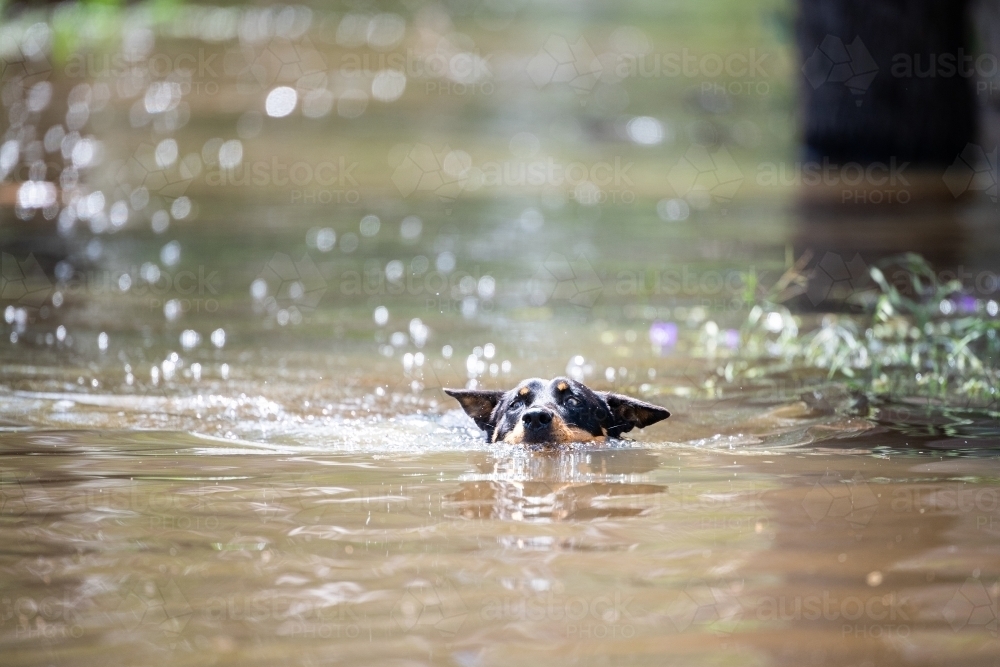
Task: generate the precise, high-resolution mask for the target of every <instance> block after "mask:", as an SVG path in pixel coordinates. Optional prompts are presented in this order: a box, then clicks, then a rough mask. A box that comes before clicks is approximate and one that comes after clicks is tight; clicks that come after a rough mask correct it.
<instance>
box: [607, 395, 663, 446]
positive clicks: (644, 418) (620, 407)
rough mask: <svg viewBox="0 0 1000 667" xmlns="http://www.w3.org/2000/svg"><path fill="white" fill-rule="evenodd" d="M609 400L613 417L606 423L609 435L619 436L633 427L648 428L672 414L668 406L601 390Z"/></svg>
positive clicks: (609, 407)
mask: <svg viewBox="0 0 1000 667" xmlns="http://www.w3.org/2000/svg"><path fill="white" fill-rule="evenodd" d="M599 394H600V395H601V397H602V398H603V399H604V400H605V402H607V404H608V409H609V410H610V411H611V417H610V419H609V420H608V422H607V424H605V425H604V426H605V429H606V430H607V432H608V436H609V437H612V438H617V437H618V436H619V435H621V434H622V433H628V432H629V431H631V430H632V429H633V428H646V427H647V426H650V425H651V424H655V423H656V422H659V421H663V420H664V419H666V418H667V417H669V416H670V412H669V411H668V410H667V409H666V408H661V407H660V406H659V405H653V404H652V403H647V402H646V401H640V400H638V399H635V398H631V397H629V396H623V395H622V394H612V393H611V392H599Z"/></svg>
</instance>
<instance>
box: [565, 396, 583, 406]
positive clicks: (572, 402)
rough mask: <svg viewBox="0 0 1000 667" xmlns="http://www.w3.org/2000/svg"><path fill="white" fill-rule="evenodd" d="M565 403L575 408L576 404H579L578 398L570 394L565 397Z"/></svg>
mask: <svg viewBox="0 0 1000 667" xmlns="http://www.w3.org/2000/svg"><path fill="white" fill-rule="evenodd" d="M566 405H568V406H570V407H573V408H575V407H576V406H578V405H580V399H579V398H577V397H576V396H570V397H569V398H567V399H566Z"/></svg>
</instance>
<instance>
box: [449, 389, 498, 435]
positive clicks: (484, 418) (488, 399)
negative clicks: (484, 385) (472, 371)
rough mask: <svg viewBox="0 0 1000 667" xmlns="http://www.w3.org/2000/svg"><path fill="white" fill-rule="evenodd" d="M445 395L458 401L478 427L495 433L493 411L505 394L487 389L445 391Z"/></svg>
mask: <svg viewBox="0 0 1000 667" xmlns="http://www.w3.org/2000/svg"><path fill="white" fill-rule="evenodd" d="M444 393H446V394H448V395H449V396H451V397H452V398H454V399H455V400H457V401H458V403H459V405H461V406H462V409H463V410H465V414H467V415H469V416H470V417H472V419H473V421H475V422H476V426H478V427H479V428H481V429H483V430H484V431H486V432H487V433H491V432H492V431H493V427H494V426H496V424H494V423H493V409H494V408H496V406H497V403H499V402H500V399H501V398H503V395H504V392H502V391H491V390H487V389H445V390H444Z"/></svg>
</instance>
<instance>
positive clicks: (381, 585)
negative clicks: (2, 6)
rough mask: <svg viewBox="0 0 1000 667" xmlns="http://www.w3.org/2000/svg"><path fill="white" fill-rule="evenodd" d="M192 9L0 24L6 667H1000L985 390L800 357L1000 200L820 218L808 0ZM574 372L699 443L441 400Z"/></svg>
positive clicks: (999, 474)
mask: <svg viewBox="0 0 1000 667" xmlns="http://www.w3.org/2000/svg"><path fill="white" fill-rule="evenodd" d="M366 7H367V6H366ZM161 10H162V12H161V13H157V10H155V9H154V8H151V7H148V6H146V5H138V6H136V7H132V8H130V9H128V10H120V11H117V10H116V11H111V10H109V11H108V13H103V10H100V9H98V8H92V9H91V10H90V12H84V11H79V12H77V13H74V11H75V10H71V9H67V8H63V9H61V10H58V11H56V12H55V13H53V14H41V13H39V14H32V13H30V12H26V13H24V14H21V15H19V16H17V17H15V18H12V19H11V20H8V21H5V23H4V25H3V26H2V28H0V29H2V30H3V31H4V36H5V39H4V48H5V49H7V51H5V52H4V64H5V69H4V70H3V78H2V81H3V106H4V113H5V114H6V119H5V120H4V123H5V125H3V126H2V127H3V129H4V131H5V135H4V139H3V149H2V151H0V168H2V169H3V170H4V177H3V182H2V183H0V216H2V225H0V238H2V240H3V277H4V281H5V282H4V285H3V291H2V298H3V303H2V306H3V308H4V309H5V310H4V313H5V322H4V325H3V326H4V331H3V333H4V336H3V339H2V342H0V544H2V545H3V546H2V547H0V654H2V655H3V656H4V658H3V663H4V664H5V665H12V666H13V665H39V664H72V665H90V664H94V665H103V664H107V663H108V662H109V661H113V662H114V663H115V664H125V665H133V664H134V665H152V664H174V665H184V664H199V665H200V664H218V665H225V664H234V665H235V664H241V665H245V664H269V665H270V664H296V665H320V664H335V663H336V664H366V665H367V664H386V665H388V664H398V665H402V664H447V665H460V666H462V667H472V666H478V665H494V664H509V663H511V662H518V663H520V662H527V661H545V662H548V663H552V664H595V665H599V664H616V665H617V664H657V665H662V664H683V665H692V664H733V663H738V664H741V665H745V664H760V665H786V664H787V665H795V666H800V665H817V666H819V665H858V666H862V665H866V666H871V667H883V666H885V665H897V664H898V665H938V664H963V665H983V666H986V665H994V666H995V665H997V664H998V663H1000V639H998V627H997V623H998V616H1000V611H998V599H1000V458H998V457H997V445H998V442H1000V439H998V438H1000V429H998V426H997V416H998V412H997V408H996V385H995V377H996V375H995V369H996V365H997V364H996V360H995V357H990V356H984V357H983V358H982V359H980V361H981V362H982V364H981V366H983V367H984V368H979V367H975V366H974V364H973V362H972V361H967V362H963V363H967V365H965V366H961V367H958V366H955V367H953V368H951V370H950V371H949V372H950V373H951V375H947V374H946V377H947V378H948V382H945V383H944V384H945V385H947V386H946V387H944V389H943V390H940V391H935V386H936V385H933V386H932V384H931V383H932V382H937V381H938V379H939V377H938V376H936V375H934V376H932V375H931V374H930V373H927V372H926V371H925V372H924V375H921V374H920V373H913V372H907V371H906V370H905V368H904V369H903V370H900V368H899V367H896V368H895V369H888V370H887V371H886V373H887V374H889V375H886V376H878V375H876V376H875V377H874V378H873V379H872V380H871V381H870V382H869V381H867V380H865V379H864V378H865V377H866V376H865V375H864V371H862V370H857V371H856V372H857V373H858V374H857V375H855V376H854V377H853V378H852V377H850V376H849V375H848V374H845V373H843V372H841V373H838V372H836V371H835V370H831V365H830V363H827V362H823V363H820V362H815V363H813V362H812V361H804V358H803V357H801V356H800V357H787V356H784V355H785V350H786V349H789V348H791V347H792V346H794V345H796V344H798V343H797V341H799V340H800V337H801V334H803V333H804V332H806V331H810V330H813V329H816V328H818V327H827V328H828V329H829V330H830V331H838V332H841V333H842V332H843V331H849V330H851V331H854V333H855V334H857V340H860V341H863V340H869V341H870V340H871V337H870V336H869V338H867V339H865V327H868V326H869V324H867V322H868V321H869V320H868V319H866V318H867V317H869V315H868V314H866V313H867V311H865V310H864V308H866V307H868V306H870V305H871V303H872V300H871V299H870V298H868V297H867V296H866V295H870V294H871V293H872V291H873V290H874V285H873V284H872V283H871V281H870V280H869V278H868V275H869V273H868V272H869V269H870V268H871V267H872V266H874V264H875V262H876V261H877V260H878V258H879V257H882V256H885V255H888V254H892V253H895V252H899V251H902V250H916V251H920V252H922V253H924V254H925V255H927V256H928V258H930V259H932V260H933V261H935V262H936V263H935V267H936V268H937V269H940V270H941V271H951V272H952V273H953V274H954V275H956V276H957V278H958V279H959V280H960V281H961V282H962V284H963V286H964V287H966V288H968V289H967V290H966V291H965V292H963V295H962V298H961V299H959V298H957V297H956V298H955V299H954V300H949V299H946V300H944V301H942V302H941V304H933V305H934V308H938V309H939V312H938V317H940V316H947V315H949V314H950V313H951V312H952V311H951V310H948V309H950V308H951V309H959V310H960V312H961V313H962V314H963V316H968V317H972V318H977V319H979V320H981V321H982V322H985V323H987V324H989V323H990V322H994V323H995V320H996V317H997V306H996V300H997V295H996V291H997V286H998V282H997V280H996V276H997V273H998V270H1000V267H997V265H996V257H998V256H1000V255H998V254H997V249H998V246H1000V233H998V230H997V226H996V222H997V219H998V218H997V217H996V204H995V202H994V201H991V200H990V198H989V196H988V193H980V194H984V196H981V197H978V198H976V197H973V198H971V199H960V200H959V201H957V202H956V200H955V199H954V197H953V196H952V193H950V192H948V190H947V188H945V187H943V185H942V182H941V180H940V178H939V177H932V176H929V175H926V174H913V175H912V176H910V175H908V177H907V178H904V179H901V180H900V182H899V183H898V184H897V183H893V184H890V185H888V186H885V185H882V186H874V185H873V184H872V183H862V184H861V185H859V186H857V187H855V186H854V185H850V184H847V186H846V187H844V185H843V184H835V185H833V186H832V187H830V188H828V189H824V188H818V189H817V188H812V189H808V188H804V187H803V186H804V185H809V184H808V183H805V184H804V183H803V182H802V175H801V167H802V165H801V164H800V163H798V162H797V161H796V153H795V151H796V145H795V144H796V133H795V118H794V112H795V99H794V95H795V89H796V86H797V85H800V84H801V82H800V81H799V80H798V78H797V77H798V75H799V65H798V63H797V62H796V60H795V57H794V54H793V52H792V49H791V45H790V42H789V40H790V37H789V34H790V30H791V17H792V14H791V9H790V8H789V7H787V6H785V5H784V4H783V3H770V2H759V3H750V4H747V5H745V6H744V5H733V4H732V3H728V2H712V3H702V5H701V6H698V7H689V6H675V5H673V4H669V5H663V6H661V7H651V6H650V7H647V6H645V5H642V6H640V5H629V6H627V7H624V6H623V7H622V8H619V9H615V10H614V11H612V10H611V9H604V10H598V9H596V8H593V9H591V10H588V12H589V13H588V12H581V11H578V10H577V9H574V8H569V7H561V6H556V5H552V6H548V5H546V6H527V5H524V6H522V5H517V6H511V7H509V8H507V7H500V6H499V5H495V4H493V3H482V4H476V5H475V6H472V5H468V6H466V5H465V4H462V5H459V4H458V3H455V4H449V5H447V6H444V5H442V6H438V5H426V6H422V7H410V6H409V5H407V6H406V7H405V8H403V7H388V6H386V7H382V8H379V9H376V8H362V9H358V8H356V7H348V6H346V5H345V6H344V7H339V8H334V9H330V8H319V7H314V8H312V9H307V8H305V7H299V6H295V7H285V8H281V7H279V8H273V9H247V8H216V7H205V6H197V5H179V6H176V7H173V6H172V5H170V4H169V3H165V4H164V5H163V7H162V8H161ZM8 38H9V39H8ZM14 47H16V49H15V48H14ZM691 54H693V55H694V57H696V59H695V64H693V65H692V69H690V70H684V69H681V70H675V69H674V66H673V65H671V64H670V63H673V62H674V60H673V59H674V58H684V57H685V55H691ZM731 56H733V57H735V60H727V59H728V58H730V57H731ZM716 58H718V59H719V60H720V61H721V62H733V63H735V64H736V65H741V64H743V63H744V60H746V62H754V60H753V59H754V58H756V59H757V62H758V66H757V67H756V69H754V67H750V68H749V69H742V68H741V67H736V68H735V69H725V71H723V72H722V73H719V74H713V72H714V71H715V70H713V69H712V67H714V64H715V62H716ZM678 62H684V61H683V60H681V61H678ZM706 68H707V69H706ZM57 127H58V129H53V128H57ZM74 133H76V134H74ZM994 159H995V158H994ZM796 170H799V171H796ZM775 173H778V174H780V176H779V177H778V179H777V180H776V181H775V180H773V179H772V178H771V177H772V176H773V175H774V174H775ZM842 175H843V174H842ZM36 184H37V185H36ZM970 187H971V186H970ZM807 190H808V191H807ZM973 194H975V193H973ZM876 198H878V201H876ZM994 198H995V190H994ZM904 199H905V201H903V200H904ZM807 253H808V254H807ZM803 257H805V258H806V261H805V262H804V264H803V265H805V264H808V265H809V267H810V270H811V271H812V274H811V278H809V280H808V281H807V284H806V285H805V286H803V290H805V291H804V293H802V294H799V295H798V301H796V302H791V301H789V302H787V303H786V302H782V301H772V300H771V297H770V296H768V297H767V298H763V297H761V295H762V294H764V293H767V294H770V292H768V290H772V288H773V287H774V286H776V285H777V287H774V290H773V291H775V292H780V291H781V289H783V285H784V284H783V283H782V280H784V279H786V278H788V276H792V277H793V278H794V271H793V272H792V273H789V269H791V268H793V267H795V266H796V265H797V264H796V263H797V262H800V261H801V260H802V258H803ZM810 258H812V259H810ZM941 267H944V268H941ZM824 272H825V273H824ZM824 276H825V277H824ZM817 277H818V279H817ZM788 280H792V278H788ZM942 280H946V278H945V277H942ZM824 281H825V282H824ZM784 287H787V285H784ZM848 297H851V298H848ZM855 297H856V298H855ZM859 304H860V305H859ZM786 305H787V306H790V308H788V307H786ZM755 309H756V310H755ZM961 309H965V310H961ZM831 313H832V314H831ZM758 320H759V321H760V322H763V323H764V327H765V334H766V335H765V336H764V338H763V339H759V338H755V337H754V336H755V334H754V333H753V332H754V328H753V327H754V325H753V322H757V321H758ZM831 322H832V323H834V324H831ZM956 322H957V320H955V319H950V320H945V321H944V324H942V323H941V322H940V321H939V320H937V319H935V320H934V321H933V322H932V323H931V324H930V325H929V326H931V329H934V327H939V328H940V331H943V332H944V333H947V331H949V330H948V329H946V328H943V327H945V325H947V326H956V327H957V326H958V324H957V323H956ZM834 325H836V326H840V327H843V328H841V329H837V328H836V327H835V326H834ZM852 326H853V327H854V329H851V327H852ZM871 326H872V328H874V325H871ZM908 326H915V325H912V324H908ZM991 326H992V325H991ZM905 331H906V328H905V327H904V332H905ZM928 331H930V329H928ZM838 335H840V334H838ZM910 335H911V337H913V338H916V337H918V335H919V330H918V331H917V332H916V333H912V332H911V334H910ZM845 340H847V338H845ZM850 340H852V341H853V340H854V338H851V339H850ZM990 340H995V334H994V336H993V338H992V339H990ZM760 341H763V342H760ZM859 345H862V346H863V343H860V344H859ZM832 349H834V350H835V351H836V349H839V348H832ZM852 349H853V350H854V351H853V352H852V354H860V353H858V352H857V348H852ZM990 349H992V348H990ZM877 352H878V347H877V345H876V344H871V345H869V346H868V347H865V353H866V354H868V353H871V354H875V353H877ZM852 358H854V357H852ZM789 359H791V361H789ZM859 363H860V362H859ZM858 368H861V366H860V365H859V366H858ZM976 368H979V370H976ZM556 375H568V376H571V377H575V378H579V379H581V380H583V381H585V382H586V383H587V384H588V385H590V386H591V387H593V388H595V389H601V390H616V391H622V392H625V393H628V394H631V395H635V396H638V397H641V398H643V399H645V400H649V401H652V402H655V403H658V404H660V405H663V406H665V407H667V408H668V409H669V410H670V411H671V412H672V417H671V418H670V419H669V420H667V421H666V422H663V423H661V424H658V425H656V426H654V427H651V428H650V429H647V430H646V431H645V432H640V433H638V434H634V435H635V440H634V441H627V442H621V443H615V444H612V445H608V446H605V447H594V446H582V445H578V446H572V447H569V448H567V449H565V450H561V451H539V452H529V451H525V450H523V449H520V448H516V447H495V446H492V445H488V444H487V443H486V442H484V440H483V438H482V435H481V433H479V432H478V431H477V430H476V429H475V428H474V426H473V424H472V423H471V421H469V420H468V419H467V418H466V417H465V415H464V414H463V413H462V412H461V411H460V410H458V409H457V405H456V404H454V403H453V402H452V401H451V400H450V399H448V397H447V396H445V395H444V394H443V392H442V391H441V390H442V388H444V387H451V386H485V387H496V388H502V387H508V386H513V384H514V383H516V382H518V381H519V380H521V379H523V378H526V377H531V376H542V377H553V376H556ZM890 376H891V377H890ZM904 376H905V377H904ZM956 376H957V377H958V380H957V381H956V380H955V377H956ZM900 378H902V379H901V380H900V383H901V384H898V385H897V384H893V382H895V381H896V380H897V379H900ZM904 380H905V382H904ZM866 382H868V384H867V385H866V384H865V383H866ZM974 382H980V383H982V384H981V385H979V384H970V383H974ZM991 382H993V384H990V383H991ZM888 386H904V387H909V389H908V390H906V391H889V390H881V389H879V387H888ZM939 389H940V387H939ZM963 392H964V393H963Z"/></svg>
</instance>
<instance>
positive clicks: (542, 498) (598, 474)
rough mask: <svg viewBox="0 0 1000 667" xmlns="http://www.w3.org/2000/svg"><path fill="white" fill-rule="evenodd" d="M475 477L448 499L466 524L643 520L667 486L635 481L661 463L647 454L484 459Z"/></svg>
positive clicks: (549, 452)
mask: <svg viewBox="0 0 1000 667" xmlns="http://www.w3.org/2000/svg"><path fill="white" fill-rule="evenodd" d="M474 462H475V466H476V472H475V473H473V474H471V475H469V477H470V478H472V479H471V480H470V481H466V482H463V483H462V485H461V488H459V490H458V491H456V492H454V493H452V494H449V495H448V496H447V497H446V500H447V502H448V503H449V505H450V507H451V508H452V510H453V513H454V514H457V515H459V516H462V517H464V518H467V519H505V520H513V521H529V522H552V521H564V520H584V521H585V520H588V519H597V518H613V517H628V516H636V515H638V514H642V513H643V512H644V511H645V510H646V509H648V508H649V507H650V506H651V505H652V504H653V503H652V502H651V496H653V495H655V494H658V493H663V492H664V491H666V490H667V487H666V486H661V485H658V484H644V483H638V482H636V481H634V479H635V476H637V475H641V474H642V473H646V472H649V471H651V470H655V469H656V468H657V467H659V465H660V461H659V457H658V456H657V455H656V454H653V453H652V452H650V451H648V450H643V449H594V450H590V451H560V450H545V451H539V452H532V453H526V452H520V453H518V454H517V455H512V456H506V457H501V458H495V457H492V456H489V455H487V454H482V455H481V456H479V457H478V458H477V459H476V460H475V461H474Z"/></svg>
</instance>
